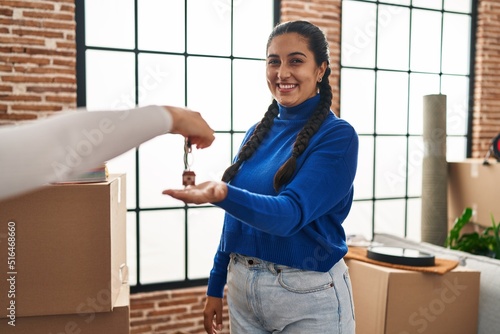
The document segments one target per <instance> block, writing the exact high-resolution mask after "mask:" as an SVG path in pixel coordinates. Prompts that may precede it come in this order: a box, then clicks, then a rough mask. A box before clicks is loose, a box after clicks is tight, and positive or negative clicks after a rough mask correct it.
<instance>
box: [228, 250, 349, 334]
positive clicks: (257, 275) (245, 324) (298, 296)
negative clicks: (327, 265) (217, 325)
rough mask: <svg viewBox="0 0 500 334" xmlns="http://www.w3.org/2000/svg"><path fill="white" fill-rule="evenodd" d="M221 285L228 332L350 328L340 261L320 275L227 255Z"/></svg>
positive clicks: (287, 333) (342, 331) (335, 333)
mask: <svg viewBox="0 0 500 334" xmlns="http://www.w3.org/2000/svg"><path fill="white" fill-rule="evenodd" d="M227 286H228V292H227V300H228V305H229V318H230V326H231V333H232V334H269V333H282V334H304V333H308V334H353V333H354V332H355V319H354V305H353V301H352V289H351V281H350V278H349V273H348V269H347V266H346V264H345V262H344V260H343V259H341V260H340V261H339V262H337V264H335V265H334V266H333V267H332V268H331V269H330V270H329V271H328V272H326V273H322V272H316V271H304V270H299V269H294V268H291V267H287V266H282V265H277V264H274V263H270V262H266V261H263V260H260V259H257V258H253V257H246V256H242V255H239V254H231V261H230V263H229V267H228V276H227Z"/></svg>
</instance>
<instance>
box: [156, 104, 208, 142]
mask: <svg viewBox="0 0 500 334" xmlns="http://www.w3.org/2000/svg"><path fill="white" fill-rule="evenodd" d="M164 108H165V109H166V110H167V111H169V112H170V114H171V115H172V119H173V124H172V129H171V130H170V133H174V134H180V135H183V136H184V137H186V138H189V140H190V141H191V144H194V145H196V147H197V148H205V147H208V146H210V145H212V142H213V141H214V139H215V137H214V130H212V128H210V126H209V125H208V124H207V122H206V121H205V120H204V119H203V117H201V114H200V113H199V112H196V111H192V110H189V109H186V108H180V107H174V106H164Z"/></svg>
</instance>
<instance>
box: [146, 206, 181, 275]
mask: <svg viewBox="0 0 500 334" xmlns="http://www.w3.org/2000/svg"><path fill="white" fill-rule="evenodd" d="M140 219H141V224H140V257H141V269H140V270H141V283H142V284H145V283H157V282H164V281H176V280H183V279H184V262H185V255H184V254H185V253H184V247H185V243H184V235H185V233H184V210H169V211H145V212H144V211H143V212H141V213H140Z"/></svg>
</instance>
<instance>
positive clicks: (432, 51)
mask: <svg viewBox="0 0 500 334" xmlns="http://www.w3.org/2000/svg"><path fill="white" fill-rule="evenodd" d="M435 2H438V1H435ZM439 2H440V1H439ZM440 50H441V13H439V12H433V11H428V10H416V9H414V10H413V11H412V30H411V65H410V68H411V70H412V71H422V72H435V73H439V69H440V67H439V64H440V54H441V51H440Z"/></svg>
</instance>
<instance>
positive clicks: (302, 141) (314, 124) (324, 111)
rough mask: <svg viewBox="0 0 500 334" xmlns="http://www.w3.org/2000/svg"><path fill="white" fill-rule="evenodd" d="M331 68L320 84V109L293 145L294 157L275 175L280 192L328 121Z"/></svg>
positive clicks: (276, 187) (330, 102) (330, 96)
mask: <svg viewBox="0 0 500 334" xmlns="http://www.w3.org/2000/svg"><path fill="white" fill-rule="evenodd" d="M330 72H331V70H330V67H327V69H326V71H325V74H324V75H323V80H322V81H321V84H320V96H321V99H320V102H319V105H318V109H316V111H315V112H314V113H313V114H312V115H311V117H310V118H309V120H308V121H307V123H306V125H304V127H303V128H302V130H300V132H299V133H298V135H297V139H295V143H294V144H293V149H292V155H291V157H290V158H288V160H287V161H286V162H285V163H284V164H283V165H282V166H281V167H280V169H279V170H278V171H277V172H276V174H275V175H274V189H275V190H276V191H278V190H279V189H280V188H281V187H282V186H283V185H284V184H286V183H288V182H289V181H290V180H291V178H292V176H293V174H294V173H295V168H296V167H297V158H298V157H299V156H300V155H301V154H302V153H303V152H304V151H305V149H306V148H307V145H308V144H309V140H310V139H311V137H312V136H314V134H315V133H316V132H317V131H318V129H319V128H320V126H321V124H323V121H324V120H325V119H326V117H327V116H328V114H329V113H330V107H331V104H332V88H331V87H330V83H329V82H328V77H329V75H330Z"/></svg>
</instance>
